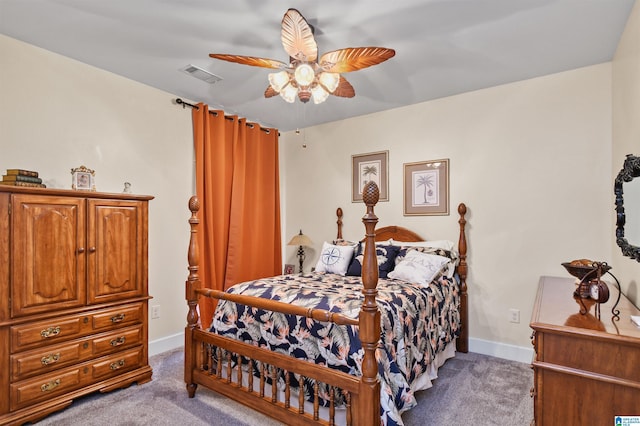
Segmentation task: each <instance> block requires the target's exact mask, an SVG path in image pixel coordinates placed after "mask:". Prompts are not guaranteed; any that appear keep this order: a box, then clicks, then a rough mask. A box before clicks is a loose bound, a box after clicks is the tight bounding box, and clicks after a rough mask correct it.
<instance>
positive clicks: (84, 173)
mask: <svg viewBox="0 0 640 426" xmlns="http://www.w3.org/2000/svg"><path fill="white" fill-rule="evenodd" d="M71 189H74V190H76V191H95V190H96V183H95V171H93V170H91V169H89V168H87V167H85V166H80V167H76V168H74V169H71Z"/></svg>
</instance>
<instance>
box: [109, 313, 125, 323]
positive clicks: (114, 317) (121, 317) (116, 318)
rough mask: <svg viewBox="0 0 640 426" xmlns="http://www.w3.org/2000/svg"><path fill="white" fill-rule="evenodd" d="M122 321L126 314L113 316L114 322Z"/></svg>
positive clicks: (112, 320)
mask: <svg viewBox="0 0 640 426" xmlns="http://www.w3.org/2000/svg"><path fill="white" fill-rule="evenodd" d="M122 321H124V314H118V315H114V316H112V317H111V322H112V323H116V322H122Z"/></svg>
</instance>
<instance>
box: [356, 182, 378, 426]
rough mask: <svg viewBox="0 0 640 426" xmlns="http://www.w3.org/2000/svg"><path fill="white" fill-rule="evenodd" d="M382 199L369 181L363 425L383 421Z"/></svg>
mask: <svg viewBox="0 0 640 426" xmlns="http://www.w3.org/2000/svg"><path fill="white" fill-rule="evenodd" d="M379 198H380V191H379V190H378V186H377V185H376V184H375V183H374V182H371V181H370V182H368V183H367V184H366V185H365V187H364V189H363V193H362V200H363V201H364V203H365V204H366V205H367V213H366V215H365V216H364V217H363V218H362V222H363V223H364V226H365V229H366V234H365V243H364V244H365V245H364V259H363V262H362V285H363V289H362V293H363V294H364V301H363V303H362V309H361V310H360V341H361V342H362V348H363V349H364V358H363V360H362V381H361V387H362V392H361V393H360V397H359V400H360V420H361V423H360V424H363V425H379V424H380V381H379V379H378V362H377V361H376V349H377V348H378V343H379V341H380V311H379V310H378V304H377V303H376V296H377V295H378V290H377V288H376V287H377V285H378V259H377V257H376V247H375V237H376V235H375V227H376V224H377V223H378V218H377V216H376V215H375V213H374V212H373V207H374V206H375V205H376V203H377V202H378V199H379Z"/></svg>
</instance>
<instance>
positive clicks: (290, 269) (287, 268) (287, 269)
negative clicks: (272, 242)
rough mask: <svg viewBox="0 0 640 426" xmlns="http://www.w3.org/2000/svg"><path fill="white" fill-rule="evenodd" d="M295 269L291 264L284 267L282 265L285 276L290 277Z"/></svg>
mask: <svg viewBox="0 0 640 426" xmlns="http://www.w3.org/2000/svg"><path fill="white" fill-rule="evenodd" d="M295 268H296V267H295V266H294V265H292V264H291V263H285V265H284V274H285V275H290V274H293V273H295Z"/></svg>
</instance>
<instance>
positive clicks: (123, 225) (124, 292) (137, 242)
mask: <svg viewBox="0 0 640 426" xmlns="http://www.w3.org/2000/svg"><path fill="white" fill-rule="evenodd" d="M89 229H90V230H91V232H90V234H89V262H88V268H89V280H90V282H89V301H90V302H92V303H94V302H104V301H110V300H117V299H121V298H123V297H133V296H136V295H141V294H142V292H143V289H142V285H141V281H142V278H141V277H140V274H139V273H138V267H139V259H140V257H141V249H142V248H141V247H142V243H143V240H142V232H141V212H140V208H139V204H138V203H134V202H126V201H114V200H90V201H89Z"/></svg>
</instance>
